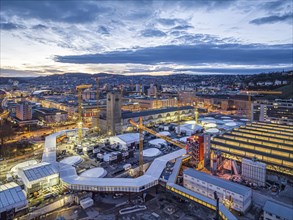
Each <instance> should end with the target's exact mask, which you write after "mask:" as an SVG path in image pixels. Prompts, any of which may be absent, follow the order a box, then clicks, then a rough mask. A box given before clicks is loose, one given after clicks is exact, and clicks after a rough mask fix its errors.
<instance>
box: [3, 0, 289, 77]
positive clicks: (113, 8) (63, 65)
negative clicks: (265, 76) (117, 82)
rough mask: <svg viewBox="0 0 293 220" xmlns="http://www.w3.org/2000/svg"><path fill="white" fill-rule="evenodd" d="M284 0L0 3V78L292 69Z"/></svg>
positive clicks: (11, 0) (41, 0) (286, 0)
mask: <svg viewBox="0 0 293 220" xmlns="http://www.w3.org/2000/svg"><path fill="white" fill-rule="evenodd" d="M292 8H293V3H292V0H194V1H192V0H186V1H184V0H181V1H175V0H169V1H160V0H154V1H150V0H148V1H147V0H136V1H127V0H125V1H110V0H107V1H89V0H79V1H71V0H48V1H45V0H33V1H31V0H1V7H0V28H1V33H0V34H1V47H0V52H1V54H0V55H1V57H0V62H1V63H0V64H1V66H0V67H1V72H0V75H1V76H38V75H48V74H55V73H64V72H85V73H98V72H107V73H118V74H153V75H154V74H157V75H159V74H160V75H162V74H172V73H194V74H208V73H229V74H231V73H235V74H237V73H240V74H241V73H259V72H262V71H266V72H269V71H274V70H283V69H285V70H288V69H292V60H293V52H292V48H293V36H292V35H293V34H292V29H293V27H292V25H293V9H292Z"/></svg>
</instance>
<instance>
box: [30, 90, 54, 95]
mask: <svg viewBox="0 0 293 220" xmlns="http://www.w3.org/2000/svg"><path fill="white" fill-rule="evenodd" d="M50 91H51V90H45V89H44V90H37V91H34V92H33V95H38V94H41V93H42V92H50Z"/></svg>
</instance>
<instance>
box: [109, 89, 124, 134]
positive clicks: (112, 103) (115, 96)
mask: <svg viewBox="0 0 293 220" xmlns="http://www.w3.org/2000/svg"><path fill="white" fill-rule="evenodd" d="M121 99H122V97H121V93H120V92H118V91H113V92H109V93H108V94H107V113H106V114H107V119H106V120H107V132H108V133H109V134H112V135H114V134H117V133H119V132H121V126H120V127H119V123H121V102H122V101H121ZM116 124H118V126H116Z"/></svg>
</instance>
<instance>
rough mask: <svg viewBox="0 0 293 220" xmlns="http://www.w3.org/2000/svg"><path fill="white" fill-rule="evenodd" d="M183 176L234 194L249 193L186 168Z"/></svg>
mask: <svg viewBox="0 0 293 220" xmlns="http://www.w3.org/2000/svg"><path fill="white" fill-rule="evenodd" d="M183 174H185V175H188V176H191V177H194V178H197V179H200V180H202V181H204V182H207V183H211V184H213V185H215V186H218V187H221V188H223V189H227V190H229V191H232V192H234V193H237V194H239V195H242V196H245V195H247V194H248V193H249V192H251V189H250V188H248V187H245V186H242V185H239V184H236V183H232V182H230V181H227V180H223V179H221V178H219V177H215V176H212V175H209V174H206V173H203V172H200V171H197V170H194V169H191V168H187V169H186V170H184V171H183Z"/></svg>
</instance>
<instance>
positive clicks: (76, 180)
mask: <svg viewBox="0 0 293 220" xmlns="http://www.w3.org/2000/svg"><path fill="white" fill-rule="evenodd" d="M66 133H67V131H63V132H58V133H57V134H53V135H50V136H48V137H47V138H46V142H45V150H44V154H43V163H42V164H43V165H48V164H50V165H51V166H52V167H53V168H57V167H58V173H59V175H60V179H61V181H62V182H63V183H65V184H66V185H67V186H68V187H69V188H71V189H76V187H78V188H80V187H81V188H85V187H90V188H91V190H92V191H109V190H110V191H117V189H119V190H120V191H127V192H130V191H131V192H140V191H143V190H145V189H147V188H150V187H152V186H154V185H157V184H158V180H159V178H160V176H161V174H162V172H163V170H164V169H165V166H166V164H167V162H168V161H170V160H174V159H176V158H178V157H181V156H182V155H184V154H185V153H186V151H185V149H181V150H178V151H175V152H172V153H170V154H166V155H164V156H161V157H158V158H156V159H155V160H154V161H153V162H152V164H151V165H150V167H149V168H148V170H147V171H146V173H145V174H144V175H143V176H140V177H138V178H92V177H84V176H78V175H77V173H76V169H75V168H74V167H73V166H71V165H68V164H63V163H58V162H56V159H55V160H54V158H56V138H57V137H58V136H59V135H60V134H61V135H62V134H66ZM118 136H120V135H118ZM121 136H122V139H123V137H129V138H128V139H127V140H128V141H130V142H131V141H133V140H139V139H138V137H139V134H138V133H137V134H134V135H129V134H125V135H121ZM121 136H120V137H121ZM131 136H132V137H134V138H130V137H131ZM116 137H117V136H116ZM54 139H55V140H54ZM127 140H126V142H127ZM48 149H49V150H48ZM48 151H49V152H50V155H48V154H47V153H48ZM53 153H54V154H55V157H53ZM47 161H51V163H47ZM34 169H37V168H36V167H34ZM41 173H43V172H41ZM46 175H47V176H49V175H50V172H47V173H46V174H44V175H36V174H33V176H44V177H46ZM54 175H55V174H54ZM56 175H57V174H56ZM24 176H25V175H24ZM32 179H35V178H32ZM26 181H27V182H28V183H30V182H29V180H26ZM24 182H25V181H24ZM117 187H118V188H117Z"/></svg>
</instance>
